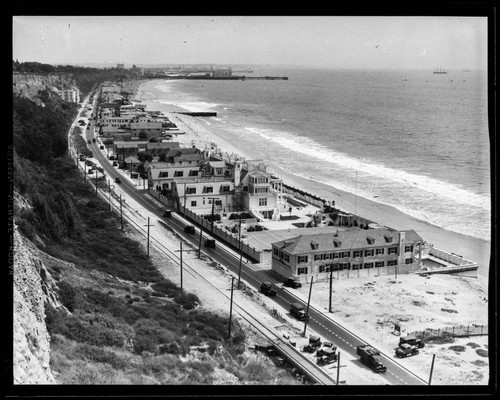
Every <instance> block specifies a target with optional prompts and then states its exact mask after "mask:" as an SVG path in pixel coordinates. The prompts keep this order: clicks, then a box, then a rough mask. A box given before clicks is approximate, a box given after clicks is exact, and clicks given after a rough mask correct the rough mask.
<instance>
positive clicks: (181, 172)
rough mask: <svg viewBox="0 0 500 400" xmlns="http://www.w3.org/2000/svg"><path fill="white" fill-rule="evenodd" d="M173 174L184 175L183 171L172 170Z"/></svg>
mask: <svg viewBox="0 0 500 400" xmlns="http://www.w3.org/2000/svg"><path fill="white" fill-rule="evenodd" d="M175 176H184V171H175V172H174V177H175Z"/></svg>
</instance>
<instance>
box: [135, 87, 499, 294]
mask: <svg viewBox="0 0 500 400" xmlns="http://www.w3.org/2000/svg"><path fill="white" fill-rule="evenodd" d="M154 85H155V81H145V82H144V81H143V82H142V84H141V85H140V86H139V87H138V89H137V94H136V99H138V100H140V101H141V102H142V103H143V104H146V105H147V107H146V110H161V111H162V112H163V113H164V114H165V115H167V117H168V118H169V119H170V120H171V121H172V122H174V123H175V124H176V125H177V126H178V128H180V129H181V131H183V132H185V135H179V136H178V138H177V139H174V140H177V141H179V142H181V143H185V144H189V145H191V144H193V143H195V144H196V146H197V147H200V148H204V147H205V146H206V145H209V144H210V143H211V142H215V143H217V145H218V147H219V148H220V149H221V150H222V151H223V152H227V153H230V154H231V153H235V154H239V155H241V156H243V157H245V158H246V159H262V158H263V157H262V156H261V155H258V154H248V153H247V152H246V150H247V149H241V148H239V147H238V144H237V143H231V141H230V138H228V137H227V134H226V133H225V132H218V131H217V129H216V128H214V126H213V125H208V124H207V123H206V122H204V120H203V118H195V117H190V116H186V115H180V114H175V113H173V112H174V111H186V110H183V109H181V108H179V107H176V106H172V105H166V104H160V103H158V102H155V99H157V98H158V96H161V93H162V92H160V91H158V90H155V88H154ZM269 170H271V171H272V172H273V173H274V174H275V175H277V176H279V177H280V178H282V179H283V181H284V182H285V183H287V184H289V185H292V186H295V187H300V188H301V189H303V190H305V191H307V192H310V193H313V194H316V195H318V196H321V197H324V198H326V199H328V200H333V201H335V206H336V207H337V208H340V209H341V210H344V211H348V212H351V213H355V214H357V215H359V216H361V217H364V218H366V219H369V220H371V221H374V222H376V223H378V224H380V225H383V226H387V227H390V228H393V229H400V230H406V229H413V230H415V231H416V232H417V233H418V234H419V235H420V236H421V237H422V238H423V239H424V240H425V241H426V242H429V243H432V244H433V245H434V247H436V248H438V249H441V250H444V251H447V252H453V253H455V254H459V255H461V256H463V257H464V258H465V259H468V260H471V261H474V262H476V263H478V264H479V270H478V275H479V276H478V277H479V278H480V280H481V282H482V283H484V285H487V282H488V275H489V265H490V254H491V242H490V241H487V240H482V239H478V238H474V237H470V236H466V235H462V234H459V233H455V232H451V231H448V230H446V229H443V228H440V227H437V226H434V225H432V224H429V223H427V222H425V221H422V220H418V219H416V218H414V217H411V216H409V215H407V214H404V213H403V212H401V211H399V210H397V209H396V208H394V207H391V206H388V205H385V204H381V203H378V202H376V201H374V200H372V199H367V198H364V197H361V196H356V195H355V194H353V193H349V192H345V191H342V190H339V189H336V188H334V187H332V186H329V185H326V184H323V183H320V182H316V181H314V180H312V179H305V178H302V177H299V176H297V175H294V174H293V173H292V171H288V170H284V169H282V168H280V167H278V166H276V165H274V164H273V162H272V159H271V160H270V163H269Z"/></svg>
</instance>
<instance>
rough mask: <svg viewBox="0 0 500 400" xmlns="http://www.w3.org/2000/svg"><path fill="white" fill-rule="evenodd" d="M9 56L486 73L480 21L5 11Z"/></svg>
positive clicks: (484, 24)
mask: <svg viewBox="0 0 500 400" xmlns="http://www.w3.org/2000/svg"><path fill="white" fill-rule="evenodd" d="M12 18H13V19H12V22H13V24H12V28H13V31H12V32H13V57H12V58H13V60H16V59H17V60H18V61H20V62H25V61H36V62H41V63H47V64H86V63H98V64H101V63H110V64H116V63H124V64H125V67H131V66H132V64H136V65H137V66H141V65H150V64H221V65H236V64H243V65H253V64H267V65H297V66H315V67H331V68H377V69H386V68H390V69H393V68H397V69H435V68H437V67H442V68H446V69H448V70H452V69H486V66H487V18H486V17H444V16H440V17H412V16H403V17H397V16H396V17H395V16H391V17H378V16H366V17H361V16H352V17H347V16H328V17H326V16H316V17H314V16H267V17H266V16H254V17H252V16H175V17H172V16H129V17H127V16H13V17H12Z"/></svg>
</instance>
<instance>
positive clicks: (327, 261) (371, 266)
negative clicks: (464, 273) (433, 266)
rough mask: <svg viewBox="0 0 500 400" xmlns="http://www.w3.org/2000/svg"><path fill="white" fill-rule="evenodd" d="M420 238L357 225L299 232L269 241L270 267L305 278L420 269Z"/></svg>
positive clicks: (282, 274)
mask: <svg viewBox="0 0 500 400" xmlns="http://www.w3.org/2000/svg"><path fill="white" fill-rule="evenodd" d="M423 242H424V241H423V239H422V238H421V237H420V236H419V235H418V234H417V233H416V232H415V231H414V230H406V231H395V230H392V229H366V230H365V229H360V228H357V227H352V228H349V229H346V230H344V231H341V232H337V233H333V234H332V233H320V234H315V235H300V236H297V237H295V238H291V239H287V240H282V241H279V242H275V243H272V269H273V271H275V272H277V273H278V274H279V275H281V276H282V277H294V278H298V279H299V280H300V281H302V282H308V281H309V280H310V277H311V276H314V277H316V278H317V279H322V278H323V279H326V278H328V277H329V276H330V273H332V274H333V273H335V276H336V278H338V279H340V278H352V277H361V276H370V274H371V275H387V274H392V273H395V274H397V273H401V274H405V273H406V274H407V273H410V272H414V271H416V270H418V269H420V264H421V257H422V244H423Z"/></svg>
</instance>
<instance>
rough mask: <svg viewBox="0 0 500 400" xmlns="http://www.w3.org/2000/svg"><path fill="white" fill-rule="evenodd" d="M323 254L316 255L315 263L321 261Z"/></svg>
mask: <svg viewBox="0 0 500 400" xmlns="http://www.w3.org/2000/svg"><path fill="white" fill-rule="evenodd" d="M321 256H322V254H315V255H314V261H318V260H321V259H322V258H323V257H321Z"/></svg>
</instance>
